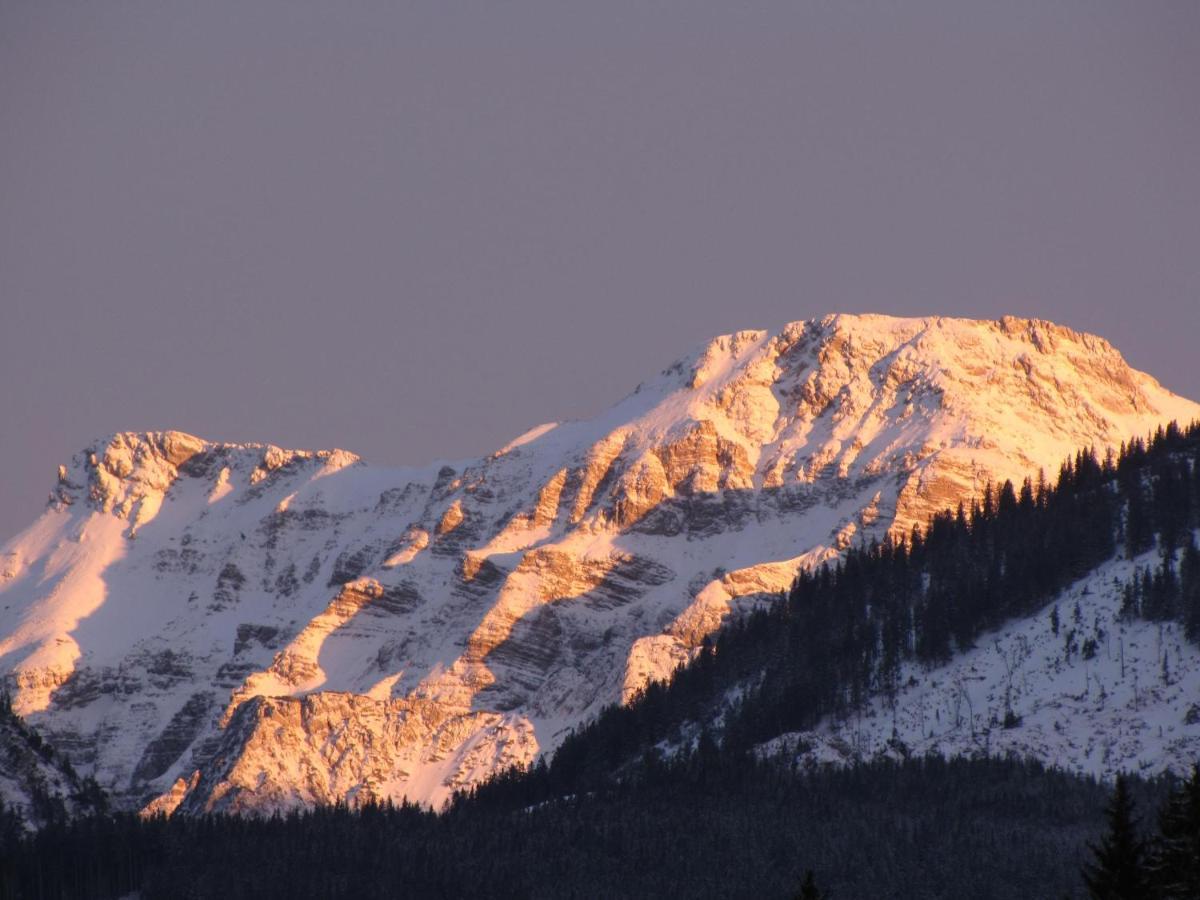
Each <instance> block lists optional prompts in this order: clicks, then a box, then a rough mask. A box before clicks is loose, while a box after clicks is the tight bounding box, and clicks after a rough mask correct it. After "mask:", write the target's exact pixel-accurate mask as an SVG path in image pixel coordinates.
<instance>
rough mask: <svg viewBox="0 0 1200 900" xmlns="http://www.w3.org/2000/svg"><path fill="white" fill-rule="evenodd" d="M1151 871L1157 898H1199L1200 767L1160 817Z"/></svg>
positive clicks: (1150, 864)
mask: <svg viewBox="0 0 1200 900" xmlns="http://www.w3.org/2000/svg"><path fill="white" fill-rule="evenodd" d="M1158 825H1159V833H1158V836H1157V837H1156V838H1155V840H1154V843H1153V845H1152V847H1151V850H1150V862H1149V866H1148V868H1149V871H1150V877H1151V881H1152V883H1153V886H1154V888H1155V890H1156V892H1157V896H1158V897H1162V898H1164V900H1184V898H1192V900H1194V898H1196V897H1200V765H1196V766H1193V767H1192V776H1191V778H1189V779H1188V780H1187V781H1186V782H1184V783H1183V785H1182V786H1181V787H1180V788H1179V789H1178V790H1175V791H1173V792H1172V793H1171V796H1170V798H1169V799H1168V800H1167V803H1166V805H1165V806H1164V807H1163V809H1162V811H1161V813H1160V814H1159V820H1158Z"/></svg>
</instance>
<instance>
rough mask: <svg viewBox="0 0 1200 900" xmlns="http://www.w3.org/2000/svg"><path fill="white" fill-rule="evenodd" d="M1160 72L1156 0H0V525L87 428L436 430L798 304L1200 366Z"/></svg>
mask: <svg viewBox="0 0 1200 900" xmlns="http://www.w3.org/2000/svg"><path fill="white" fill-rule="evenodd" d="M1198 87H1200V3H1195V2H1191V0H1181V2H1175V3H1163V2H1152V0H1139V2H1122V3H1106V2H1100V0H1086V2H1046V0H1035V2H1017V0H1005V2H997V3H993V4H986V5H984V4H973V3H964V2H961V0H953V2H945V3H917V2H905V3H895V2H880V3H824V2H823V3H770V4H757V3H745V4H742V3H739V4H732V3H727V2H719V3H711V4H710V3H701V2H691V3H686V4H684V3H678V4H677V3H660V2H635V3H625V2H620V0H605V2H601V3H588V4H572V3H563V2H553V3H545V4H527V3H500V2H495V0H488V2H482V3H467V2H453V3H446V2H443V0H439V2H435V3H428V4H421V3H394V2H379V3H366V2H362V3H360V2H345V0H337V2H334V0H329V2H326V3H320V4H318V3H311V2H304V0H276V2H244V0H237V2H225V0H205V2H203V3H191V2H187V3H182V2H181V3H170V2H162V0H154V2H145V3H142V2H125V0H120V2H118V0H113V2H89V3H84V2H79V3H59V2H54V0H36V2H35V0H26V2H10V0H0V460H2V466H3V469H2V471H3V476H2V479H0V539H4V538H7V537H9V536H11V535H12V534H14V533H15V532H16V531H18V530H19V529H20V528H22V527H24V526H25V525H27V524H29V523H30V522H31V521H32V520H33V518H34V517H35V516H36V515H37V514H38V513H39V512H40V510H41V508H42V504H43V502H44V499H45V496H46V494H47V492H48V491H49V489H50V487H51V484H52V481H53V474H54V470H55V467H56V466H57V464H58V463H59V462H62V461H65V460H66V459H67V458H68V457H69V456H70V455H71V453H73V452H74V451H76V450H78V449H79V448H80V447H81V446H83V445H84V443H86V442H87V441H88V440H90V439H91V438H92V437H94V436H98V435H101V434H104V433H107V432H111V431H115V430H124V429H138V430H142V429H159V428H179V429H183V430H186V431H190V432H193V433H196V434H199V435H202V436H204V437H208V438H214V439H226V440H260V441H271V442H274V443H277V444H281V445H284V446H298V447H313V448H315V447H330V446H342V447H346V448H347V449H351V450H354V451H356V452H359V453H361V454H362V455H364V456H365V457H367V458H368V459H370V460H372V461H376V462H380V463H419V462H425V461H428V460H429V459H432V458H435V457H462V456H468V455H473V454H478V453H483V452H486V451H489V450H491V449H494V448H496V447H497V446H499V445H501V444H502V443H504V442H505V441H506V440H508V439H509V438H511V437H513V436H515V435H516V434H517V433H519V432H521V431H523V430H524V429H525V428H527V427H528V426H531V425H534V424H536V423H539V422H544V421H549V420H554V419H561V418H574V417H582V416H587V415H590V414H592V413H594V412H596V411H598V410H600V409H602V408H603V407H605V406H606V405H608V404H609V403H611V402H614V401H616V400H617V399H619V398H620V397H621V396H622V395H623V394H624V393H625V392H627V391H628V390H630V389H631V388H632V387H633V386H634V385H635V384H636V383H637V382H638V381H640V380H641V379H642V378H643V377H645V376H648V375H650V374H652V373H654V372H656V371H658V370H659V369H660V368H662V367H663V366H665V365H666V364H668V363H669V362H670V361H671V360H672V359H673V358H675V357H676V356H678V355H679V354H681V353H683V352H684V351H686V350H687V349H689V348H690V347H691V346H692V345H694V344H696V343H697V342H699V341H702V340H704V339H706V338H708V337H710V336H712V335H714V334H718V333H721V332H726V331H731V330H736V329H740V328H756V327H777V326H779V325H780V324H782V323H783V322H786V321H790V320H793V319H801V318H808V317H811V316H815V315H821V314H823V313H826V312H832V311H848V312H859V311H875V312H888V313H894V314H899V315H905V314H911V315H917V314H933V313H941V314H950V315H964V316H978V317H996V316H999V315H1002V314H1005V313H1013V314H1017V315H1029V316H1039V317H1043V318H1049V319H1054V320H1056V321H1059V322H1062V323H1064V324H1068V325H1071V326H1073V327H1076V328H1080V329H1084V330H1088V331H1093V332H1096V333H1099V334H1101V335H1103V336H1105V337H1107V338H1109V339H1110V340H1111V341H1113V343H1115V344H1116V345H1117V346H1118V347H1119V348H1120V349H1121V350H1122V351H1123V352H1124V353H1125V354H1126V357H1127V358H1128V359H1129V360H1130V362H1132V363H1133V364H1134V365H1136V366H1138V367H1139V368H1143V369H1146V370H1148V371H1150V372H1151V373H1153V374H1154V375H1155V376H1156V377H1158V378H1159V379H1160V380H1161V381H1163V382H1164V383H1165V384H1166V385H1167V386H1168V387H1170V388H1171V389H1173V390H1175V391H1177V392H1179V393H1183V394H1186V395H1189V396H1191V397H1194V398H1200V366H1198V365H1197V363H1196V349H1195V348H1196V343H1197V336H1198V335H1200V164H1198V163H1197V160H1200V112H1198V111H1200V104H1198V103H1197V100H1196V97H1197V88H1198Z"/></svg>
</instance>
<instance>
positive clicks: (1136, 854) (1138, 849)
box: [1083, 775, 1149, 900]
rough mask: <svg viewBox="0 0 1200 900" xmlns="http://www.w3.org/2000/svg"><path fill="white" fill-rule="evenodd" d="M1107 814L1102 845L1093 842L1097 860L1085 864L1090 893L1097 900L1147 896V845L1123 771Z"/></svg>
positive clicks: (1085, 880) (1135, 898)
mask: <svg viewBox="0 0 1200 900" xmlns="http://www.w3.org/2000/svg"><path fill="white" fill-rule="evenodd" d="M1107 815H1108V833H1107V834H1105V836H1104V839H1103V840H1102V841H1101V842H1100V844H1099V845H1098V846H1097V845H1091V850H1092V854H1093V856H1094V857H1095V862H1094V863H1092V864H1090V865H1088V866H1085V867H1084V873H1083V880H1084V882H1085V883H1086V884H1087V888H1088V893H1089V895H1090V896H1091V897H1092V898H1093V900H1146V897H1147V896H1149V878H1148V876H1147V871H1146V863H1145V846H1144V844H1143V843H1142V840H1141V839H1140V838H1139V837H1138V834H1137V828H1136V826H1135V824H1134V819H1133V798H1132V797H1131V796H1130V794H1129V785H1128V783H1127V782H1126V780H1125V776H1123V775H1118V776H1117V786H1116V789H1115V790H1114V791H1113V796H1112V800H1111V801H1110V802H1109V804H1108V813H1107Z"/></svg>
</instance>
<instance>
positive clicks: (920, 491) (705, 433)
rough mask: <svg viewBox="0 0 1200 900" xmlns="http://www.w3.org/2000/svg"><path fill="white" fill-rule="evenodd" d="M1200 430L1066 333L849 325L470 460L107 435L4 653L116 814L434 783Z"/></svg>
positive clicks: (404, 791) (313, 799) (946, 323)
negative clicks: (810, 591)
mask: <svg viewBox="0 0 1200 900" xmlns="http://www.w3.org/2000/svg"><path fill="white" fill-rule="evenodd" d="M1196 417H1200V406H1197V405H1196V404H1194V403H1192V402H1191V401H1187V400H1184V399H1182V398H1179V397H1176V396H1174V395H1172V394H1170V393H1169V392H1167V391H1166V390H1164V389H1163V388H1162V387H1161V386H1160V385H1158V384H1157V383H1156V382H1155V381H1154V380H1153V379H1152V378H1150V377H1149V376H1147V375H1144V374H1142V373H1139V372H1136V371H1134V370H1132V369H1130V368H1129V367H1128V366H1127V365H1126V364H1125V362H1124V361H1123V360H1122V358H1121V356H1120V354H1119V353H1117V351H1116V350H1115V349H1113V348H1112V347H1111V346H1110V345H1109V344H1108V343H1107V342H1105V341H1103V340H1102V339H1100V338H1096V337H1092V336H1089V335H1082V334H1078V333H1075V332H1072V331H1070V330H1069V329H1065V328H1062V327H1059V326H1055V325H1052V324H1050V323H1046V322H1040V321H1032V320H1018V319H1004V320H1002V321H999V322H975V321H968V320H957V319H941V318H937V319H912V320H905V319H890V318H886V317H880V316H830V317H826V318H824V319H820V320H814V321H810V322H798V323H793V324H791V325H788V326H786V327H785V328H783V329H782V330H780V331H779V332H776V333H768V332H739V333H737V334H734V335H728V336H724V337H720V338H717V339H715V340H714V341H712V342H711V343H709V344H708V345H706V346H704V347H702V348H700V349H698V350H697V351H696V352H694V353H692V354H689V355H688V356H686V357H685V358H683V359H681V360H679V361H677V362H676V363H674V364H672V365H671V366H668V367H667V368H666V369H665V370H664V371H663V372H662V373H661V374H659V375H658V376H656V377H654V378H652V379H650V380H648V381H647V382H645V383H643V384H642V385H640V386H639V387H638V388H637V390H635V391H634V392H633V393H632V394H630V395H629V396H628V397H627V398H625V399H624V400H622V401H621V402H620V403H618V404H617V405H616V406H614V407H613V408H612V409H611V410H609V411H608V412H606V413H604V414H602V415H601V416H598V417H597V418H595V419H592V420H589V421H586V422H573V423H562V424H558V425H548V426H541V427H539V428H535V429H533V430H532V431H529V432H527V433H526V434H525V435H523V436H522V437H520V438H518V439H516V440H514V441H513V442H511V443H510V444H508V445H507V446H505V447H503V448H501V449H500V450H498V451H497V452H496V453H494V454H492V455H490V456H488V457H486V458H483V459H479V460H469V461H462V462H450V463H440V462H439V463H435V464H432V465H430V466H428V467H425V468H422V469H413V470H396V469H386V468H380V467H375V466H370V465H367V464H365V463H364V462H362V461H361V460H359V459H358V458H357V457H356V456H354V455H353V454H351V453H347V452H345V451H322V452H306V451H288V450H281V449H279V448H277V447H272V446H258V445H239V444H213V443H209V442H205V441H203V440H201V439H198V438H195V437H192V436H189V435H185V434H180V433H176V432H167V433H150V434H130V433H122V434H117V435H114V436H112V437H110V438H106V439H102V440H100V441H97V442H95V443H93V444H92V445H90V446H89V447H87V448H86V449H85V450H84V451H83V452H82V453H80V454H78V455H77V456H76V457H74V458H73V459H72V461H71V462H70V464H69V465H66V466H64V467H62V469H61V470H60V473H59V479H58V484H57V485H56V487H55V490H54V493H53V495H52V497H51V502H50V505H49V506H48V508H47V511H46V513H45V514H44V515H43V516H42V517H41V518H40V519H39V520H38V521H37V522H36V523H35V524H34V525H32V526H31V527H30V529H29V530H27V531H26V532H24V533H23V534H21V535H19V536H18V537H17V538H15V539H14V540H13V541H11V542H9V543H8V544H7V545H5V546H4V547H3V548H2V549H0V607H2V608H0V666H2V667H3V668H4V670H5V671H6V673H7V676H6V677H7V680H8V683H9V685H10V686H11V689H12V692H13V697H14V705H15V708H16V709H17V711H18V712H19V713H21V714H22V715H23V716H25V717H26V718H27V719H28V720H29V721H30V722H32V723H34V724H35V725H36V726H37V727H38V728H39V729H42V730H44V731H45V733H46V734H47V735H48V737H49V738H50V739H51V740H52V741H53V743H54V744H55V746H58V747H61V748H62V750H63V751H64V752H65V753H66V754H67V755H68V756H69V757H70V759H71V760H72V761H73V763H74V764H75V766H76V767H77V768H78V769H79V771H81V772H85V773H88V774H94V775H95V777H96V778H97V780H98V781H99V782H100V783H101V784H102V785H103V786H104V787H105V788H106V789H108V790H109V791H111V792H112V793H113V795H114V797H115V798H116V800H117V802H118V803H119V804H121V805H123V806H125V807H126V808H139V807H141V806H143V805H145V804H150V808H151V809H157V810H173V809H175V808H180V809H182V810H184V811H187V812H192V813H198V812H202V811H207V810H229V811H270V810H273V809H285V808H294V807H298V806H307V805H311V804H314V803H328V802H332V801H335V800H339V799H344V800H347V801H349V802H351V803H361V802H364V801H367V800H372V799H375V800H381V799H386V798H393V799H399V798H402V797H408V798H410V799H414V800H418V801H421V802H430V803H435V804H436V803H440V802H441V801H443V800H444V799H445V798H447V797H448V796H450V794H451V792H452V791H454V790H456V789H460V788H463V787H467V786H470V785H472V784H475V783H478V782H479V781H481V780H482V779H485V778H487V777H488V776H489V775H491V774H492V773H494V772H496V771H499V770H501V769H503V768H505V767H507V766H509V765H512V764H527V763H529V762H531V761H532V760H534V759H535V758H537V757H538V755H539V754H542V753H545V752H546V751H549V750H552V749H553V748H555V747H556V746H558V745H559V744H560V743H561V742H562V740H563V739H564V738H565V737H566V735H567V734H568V733H569V732H570V730H571V729H573V728H575V727H577V726H579V725H580V724H582V723H584V722H587V721H589V720H590V719H592V718H593V717H594V716H595V715H596V714H597V713H598V712H599V711H600V710H601V709H603V708H604V707H605V706H606V705H608V704H610V703H612V702H614V701H620V700H628V699H630V698H631V697H633V696H635V695H636V694H637V693H638V692H639V691H640V690H642V689H643V688H644V687H645V686H646V685H647V684H648V683H650V682H652V681H654V680H657V679H662V678H664V677H666V676H667V675H669V674H670V673H671V672H672V671H673V670H674V668H675V667H676V666H677V665H678V664H679V663H680V662H683V661H686V660H687V659H689V658H691V657H692V656H693V655H694V654H695V653H696V652H697V650H698V648H699V647H700V646H701V644H702V641H703V639H704V638H705V637H706V636H707V635H710V634H712V633H713V632H714V630H715V629H716V628H717V627H719V626H720V624H721V623H722V622H723V621H725V619H726V617H727V616H728V615H729V613H730V611H731V610H738V609H748V608H752V607H754V606H755V605H758V604H762V603H769V602H771V598H773V597H774V596H776V595H777V594H778V593H779V592H780V591H783V590H786V589H787V588H788V586H789V585H790V584H791V583H792V580H793V578H794V577H795V576H796V574H797V573H798V572H799V571H801V570H802V569H804V568H806V567H808V566H811V565H814V564H818V563H820V562H822V561H825V560H829V559H832V558H834V557H835V556H837V555H838V554H839V553H842V552H844V551H845V550H846V549H848V548H850V547H852V546H856V545H861V544H862V543H863V542H866V541H869V540H871V539H882V538H884V537H885V536H887V535H889V534H892V535H898V534H906V533H907V532H908V530H909V529H910V527H911V525H912V524H914V523H920V522H924V521H926V520H927V518H928V516H929V515H930V514H932V513H933V512H935V511H937V510H940V509H943V508H945V507H947V506H951V507H952V506H953V505H954V504H956V503H957V502H959V501H960V500H964V499H965V500H969V499H971V498H976V497H980V496H982V494H983V492H984V490H985V488H986V486H987V484H988V483H989V482H991V483H999V482H1001V481H1003V480H1004V479H1006V478H1014V479H1017V480H1019V479H1020V478H1021V477H1023V476H1025V475H1027V474H1030V473H1036V472H1037V470H1038V469H1039V468H1045V469H1046V470H1047V471H1050V472H1053V471H1055V470H1057V467H1058V465H1059V463H1060V462H1061V460H1062V459H1063V458H1065V457H1067V456H1068V455H1070V454H1072V453H1074V452H1075V451H1076V449H1077V448H1078V447H1082V446H1095V447H1097V448H1098V449H1099V451H1100V452H1101V453H1103V451H1104V449H1105V448H1109V447H1112V448H1115V447H1116V446H1117V445H1118V444H1119V443H1120V442H1122V441H1124V440H1127V439H1128V438H1129V437H1130V436H1131V435H1136V434H1146V433H1149V432H1150V431H1152V430H1153V429H1154V428H1156V427H1158V426H1159V425H1160V424H1161V423H1163V422H1165V421H1167V420H1171V419H1175V420H1179V421H1190V420H1192V419H1193V418H1196Z"/></svg>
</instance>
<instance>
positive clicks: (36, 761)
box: [0, 698, 102, 828]
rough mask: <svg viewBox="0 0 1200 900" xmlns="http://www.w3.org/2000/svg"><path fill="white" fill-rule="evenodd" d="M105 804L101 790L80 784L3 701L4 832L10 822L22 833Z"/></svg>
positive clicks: (0, 788)
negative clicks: (5, 818) (7, 820)
mask: <svg viewBox="0 0 1200 900" xmlns="http://www.w3.org/2000/svg"><path fill="white" fill-rule="evenodd" d="M101 802H102V797H101V794H100V791H99V789H98V787H97V786H96V785H95V784H94V783H85V782H84V781H83V780H82V779H80V778H79V776H78V775H77V774H76V773H75V771H74V769H73V768H72V767H71V765H70V763H68V762H66V761H65V760H64V759H63V758H62V756H61V755H60V754H59V753H57V752H56V751H55V750H54V748H53V747H52V746H51V745H50V744H48V743H46V742H45V741H44V740H43V739H42V737H41V735H39V734H38V733H37V732H36V731H34V730H33V729H31V728H29V726H27V725H26V724H25V723H24V722H22V721H21V719H20V717H19V716H17V715H15V714H14V713H13V712H12V710H11V709H10V708H9V707H8V705H7V698H0V813H3V814H4V815H3V816H0V828H4V827H7V823H6V822H5V821H4V816H13V817H14V820H15V822H16V823H17V827H18V828H20V827H30V826H40V825H45V824H46V823H48V822H52V821H55V820H60V819H64V818H66V817H68V816H73V815H77V814H83V813H88V812H93V811H96V810H97V809H99V808H100V806H99V804H100V803H101Z"/></svg>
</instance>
